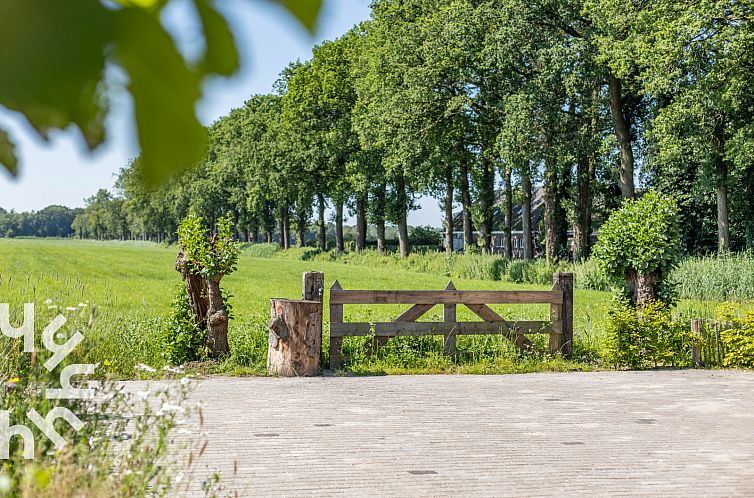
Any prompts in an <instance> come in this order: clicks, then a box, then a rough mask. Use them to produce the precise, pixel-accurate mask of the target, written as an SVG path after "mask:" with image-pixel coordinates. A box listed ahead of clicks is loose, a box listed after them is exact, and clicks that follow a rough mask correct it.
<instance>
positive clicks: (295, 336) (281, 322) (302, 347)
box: [267, 299, 322, 377]
mask: <svg viewBox="0 0 754 498" xmlns="http://www.w3.org/2000/svg"><path fill="white" fill-rule="evenodd" d="M270 314H271V318H270V334H269V340H268V347H267V371H268V372H269V373H270V375H279V376H281V377H311V376H315V375H318V374H319V357H320V353H321V351H322V303H321V302H319V301H294V300H291V299H270Z"/></svg>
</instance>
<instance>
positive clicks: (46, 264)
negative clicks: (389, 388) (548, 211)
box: [0, 239, 715, 378]
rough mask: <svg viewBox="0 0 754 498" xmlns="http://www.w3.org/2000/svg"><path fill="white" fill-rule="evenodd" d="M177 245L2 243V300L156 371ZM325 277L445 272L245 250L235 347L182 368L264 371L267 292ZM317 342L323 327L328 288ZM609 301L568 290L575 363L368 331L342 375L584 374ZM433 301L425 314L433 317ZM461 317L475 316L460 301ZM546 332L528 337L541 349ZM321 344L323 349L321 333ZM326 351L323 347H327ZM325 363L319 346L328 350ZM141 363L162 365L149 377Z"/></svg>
mask: <svg viewBox="0 0 754 498" xmlns="http://www.w3.org/2000/svg"><path fill="white" fill-rule="evenodd" d="M176 251H177V249H176V248H175V247H166V246H162V245H156V244H152V243H141V242H96V241H85V240H84V241H81V240H71V239H0V279H1V280H0V303H10V304H11V310H12V311H11V315H12V316H13V317H14V319H15V320H18V321H20V319H21V313H22V311H21V310H22V304H23V303H26V302H33V303H35V305H36V312H37V320H36V322H37V323H36V331H37V334H38V335H39V334H41V330H42V329H43V328H44V326H45V325H46V323H47V322H48V321H49V320H50V319H52V317H54V316H55V315H56V314H57V313H62V314H63V315H64V316H65V317H66V318H67V320H68V323H67V327H66V329H65V333H68V334H70V333H72V331H73V330H79V331H81V332H82V333H83V334H84V336H85V339H84V341H83V342H82V344H81V345H80V346H79V347H78V348H77V350H76V352H75V355H76V357H75V361H79V362H90V363H100V364H102V365H104V366H105V367H106V368H105V370H106V371H108V372H109V373H110V374H111V375H112V376H114V377H115V378H134V377H139V376H145V375H147V376H151V375H159V370H160V369H161V368H163V367H165V366H166V361H165V359H164V357H163V354H162V353H163V348H162V343H161V336H160V331H161V321H162V320H163V319H164V318H165V316H166V314H167V312H168V309H169V306H170V303H171V301H172V299H173V296H174V294H175V289H176V286H177V285H180V278H179V274H178V273H177V272H176V271H175V269H174V262H175V256H176ZM312 270H316V271H322V272H324V273H325V280H326V284H325V285H326V288H329V287H330V286H331V285H332V283H333V282H334V281H335V280H336V279H337V280H338V281H339V282H340V284H341V286H342V287H343V288H344V289H443V288H444V287H445V285H446V284H447V282H448V277H444V276H441V275H433V274H427V273H417V272H411V271H405V270H396V269H390V268H375V267H367V266H356V265H350V264H348V265H347V264H342V263H338V262H320V261H302V260H299V259H296V258H294V257H291V258H286V257H279V256H277V257H269V258H265V257H252V256H250V255H248V254H242V255H241V257H240V258H239V262H238V271H236V272H235V273H233V274H231V275H230V276H228V277H226V278H225V279H224V280H223V284H222V285H223V288H224V289H226V290H227V291H229V292H230V294H231V295H232V298H231V305H232V316H233V320H232V322H231V326H230V331H229V341H230V346H231V354H230V356H228V357H227V358H225V359H224V360H222V361H219V362H211V361H206V362H198V363H194V364H190V365H188V367H187V369H188V371H191V372H195V373H198V374H213V373H223V374H263V373H264V372H265V362H266V353H267V323H268V320H269V300H270V298H271V297H287V298H299V297H300V295H301V274H302V272H305V271H312ZM453 282H454V284H455V286H456V288H458V289H469V290H470V289H499V290H501V289H511V290H513V289H547V288H548V287H547V286H536V285H524V284H513V283H509V282H500V281H487V280H470V279H453ZM325 294H326V295H325V326H324V334H325V338H326V336H327V331H328V325H327V321H328V317H327V292H326V293H325ZM609 301H610V295H609V294H608V293H606V292H598V291H586V290H578V289H577V290H576V291H575V298H574V310H575V311H574V328H575V337H574V359H573V360H565V359H562V358H558V357H555V358H552V357H549V356H546V355H540V354H538V353H526V354H524V353H521V352H519V351H517V350H516V349H515V348H513V347H512V345H511V344H510V343H509V341H508V340H506V339H505V338H502V337H498V336H477V337H461V338H459V340H458V349H459V358H458V359H457V360H451V359H448V358H445V357H443V356H442V354H441V351H442V339H441V338H439V337H423V338H401V339H399V340H396V339H393V340H391V341H390V342H389V343H388V345H387V346H386V347H384V348H382V349H380V350H379V352H378V353H377V354H368V347H367V341H368V339H365V338H347V339H346V343H345V353H346V358H347V362H346V364H345V366H344V372H343V373H349V372H350V373H355V374H390V373H504V372H527V371H544V370H584V369H594V368H601V367H603V365H602V363H601V361H600V352H601V351H602V349H603V348H604V341H605V337H604V333H603V327H602V320H603V316H604V308H605V306H606V304H608V303H609ZM406 308H407V306H366V305H364V306H346V307H345V313H344V314H345V319H346V321H348V320H351V321H385V320H391V319H393V318H395V317H397V316H398V315H399V314H400V313H401V312H402V311H403V310H405V309H406ZM493 308H494V309H495V310H496V311H497V312H498V313H499V314H501V315H502V316H504V317H505V318H506V319H513V320H515V319H521V320H523V319H535V320H545V319H547V317H548V311H549V308H548V306H546V305H513V306H507V305H503V306H493ZM714 309H715V303H711V302H691V301H684V302H682V303H681V305H680V307H679V310H680V312H682V313H688V314H689V316H690V315H694V316H711V314H713V313H714ZM441 319H442V309H441V307H440V306H437V307H435V308H433V309H432V310H431V311H430V312H429V313H427V314H426V315H425V316H424V317H423V318H422V320H438V321H439V320H441ZM458 319H459V320H468V321H474V320H479V318H477V317H476V315H473V314H472V313H471V312H469V311H468V310H467V309H465V308H464V307H459V310H458ZM545 340H546V337H545V336H538V337H536V340H535V343H537V342H539V344H541V345H542V346H543V349H544V344H545ZM325 344H327V342H326V340H325ZM325 349H326V348H325ZM324 360H325V361H326V360H327V353H326V352H325V353H324ZM140 364H143V365H147V366H149V367H152V368H155V369H157V370H158V372H157V373H154V374H151V373H149V372H145V371H143V370H140V369H138V368H137V366H138V365H140Z"/></svg>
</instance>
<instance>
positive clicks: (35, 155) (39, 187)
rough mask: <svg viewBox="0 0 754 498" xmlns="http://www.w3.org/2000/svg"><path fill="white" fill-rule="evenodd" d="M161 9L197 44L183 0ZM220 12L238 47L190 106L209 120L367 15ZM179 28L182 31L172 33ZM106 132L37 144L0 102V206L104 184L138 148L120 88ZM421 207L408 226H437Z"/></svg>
mask: <svg viewBox="0 0 754 498" xmlns="http://www.w3.org/2000/svg"><path fill="white" fill-rule="evenodd" d="M174 3H175V4H176V5H174V6H173V7H171V10H170V11H168V12H166V13H165V21H166V24H167V25H168V26H169V27H171V28H175V29H173V30H172V31H173V32H174V34H176V38H177V42H178V44H179V46H180V47H181V49H182V50H184V51H185V52H186V53H192V51H195V50H200V49H201V47H200V46H198V45H197V42H196V41H195V40H194V39H192V33H196V32H197V30H198V26H197V25H196V23H195V22H194V20H193V19H192V17H191V15H190V14H189V11H188V9H186V8H185V5H186V4H187V3H186V2H185V1H183V0H178V1H177V2H174ZM218 4H219V5H220V6H221V8H222V10H223V11H224V12H225V13H226V14H227V15H228V18H229V20H230V22H231V23H232V25H233V28H234V32H235V33H236V37H237V38H236V42H237V44H238V46H239V48H240V51H241V57H242V69H241V71H240V72H239V73H238V74H237V75H235V76H234V77H232V78H230V79H216V80H213V81H210V82H208V83H207V85H206V86H205V88H204V96H203V98H202V100H201V102H200V103H199V105H198V107H197V111H198V113H199V116H200V119H201V120H202V122H203V123H205V124H209V123H211V122H212V121H214V120H215V119H217V118H218V117H220V116H222V115H224V114H226V113H227V112H228V111H229V110H230V109H232V108H233V107H237V106H239V105H241V104H242V103H243V102H244V101H245V100H246V99H247V98H248V97H249V96H250V95H252V94H255V93H266V92H269V91H270V89H271V88H272V84H273V82H274V81H275V80H276V79H277V76H278V74H279V72H280V70H281V69H283V68H284V67H285V66H286V65H287V64H288V63H289V62H290V61H292V60H296V59H307V58H309V57H310V56H311V48H312V46H314V45H315V44H317V43H319V42H321V41H322V40H326V39H332V38H335V37H337V36H338V35H340V34H342V33H344V32H346V31H347V30H348V29H350V28H351V27H352V26H353V25H354V24H356V23H358V22H360V21H362V20H365V19H367V18H368V17H369V0H326V2H325V7H324V12H323V13H322V15H321V17H320V23H319V27H318V29H317V31H316V32H315V34H314V36H312V35H310V34H309V33H307V32H306V31H305V30H304V29H303V28H301V27H300V26H299V25H298V24H297V23H296V22H295V21H294V20H293V19H292V18H290V16H289V15H288V14H287V13H286V12H285V11H283V10H282V9H281V8H280V7H278V6H277V5H274V4H272V3H271V2H267V1H265V0H252V1H248V0H225V1H223V2H218ZM178 33H181V34H182V36H177V35H178ZM111 100H112V102H111V107H112V112H111V114H110V117H109V130H110V135H109V138H108V139H107V141H106V142H105V143H104V144H103V145H102V146H101V147H99V148H98V149H97V150H96V151H94V152H93V153H89V152H88V151H87V150H86V148H85V147H84V145H83V141H82V140H81V138H80V136H79V134H78V132H77V131H76V130H73V129H69V130H65V131H62V132H57V133H54V134H53V135H52V138H51V140H50V142H49V143H45V142H44V141H43V140H42V139H41V138H39V137H38V136H37V135H36V134H35V133H34V132H33V130H32V129H31V128H30V127H29V126H28V125H27V124H26V123H25V121H23V119H21V118H20V117H19V115H18V114H16V113H11V112H8V111H6V110H5V109H2V108H0V125H2V126H3V127H4V128H6V129H7V130H8V131H9V133H10V134H11V137H12V138H13V140H14V141H15V142H16V145H17V153H18V155H19V158H20V162H21V173H20V175H19V177H18V178H17V179H12V178H11V177H10V176H9V175H7V174H6V173H5V172H4V171H0V207H3V208H5V209H15V210H17V211H28V210H38V209H41V208H43V207H45V206H47V205H50V204H63V205H66V206H71V207H77V206H83V205H84V199H85V198H86V197H88V196H90V195H92V194H94V192H96V191H97V190H98V189H100V188H108V189H110V188H112V186H113V182H114V180H115V175H116V173H117V172H118V170H119V169H120V168H121V167H122V166H124V165H125V164H126V163H127V162H128V159H129V158H130V157H132V156H134V155H136V153H137V151H138V147H137V143H136V140H135V133H134V130H133V123H132V120H131V103H130V100H129V97H128V96H127V95H125V94H123V93H114V94H113V95H112V96H111ZM421 205H422V209H421V210H418V211H415V212H413V213H412V214H411V215H410V216H409V223H410V224H412V225H420V224H421V225H425V224H431V225H436V226H439V225H440V220H441V212H440V209H439V207H438V205H437V201H435V200H434V199H422V200H421Z"/></svg>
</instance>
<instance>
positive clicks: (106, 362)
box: [102, 360, 110, 367]
mask: <svg viewBox="0 0 754 498" xmlns="http://www.w3.org/2000/svg"><path fill="white" fill-rule="evenodd" d="M102 364H103V365H105V366H106V367H109V366H110V360H105V361H103V362H102Z"/></svg>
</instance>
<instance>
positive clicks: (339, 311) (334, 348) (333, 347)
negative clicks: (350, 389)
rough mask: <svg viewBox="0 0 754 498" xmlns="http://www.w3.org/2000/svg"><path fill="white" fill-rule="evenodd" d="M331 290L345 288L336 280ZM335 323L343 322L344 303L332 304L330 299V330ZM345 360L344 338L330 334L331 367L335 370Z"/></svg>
mask: <svg viewBox="0 0 754 498" xmlns="http://www.w3.org/2000/svg"><path fill="white" fill-rule="evenodd" d="M330 290H331V291H333V290H343V288H342V287H341V286H340V283H338V281H337V280H336V281H335V282H333V284H332V287H330ZM333 323H343V305H342V304H332V301H330V330H332V324H333ZM342 361H343V338H342V337H333V336H332V335H330V368H331V369H333V370H335V369H337V368H339V367H340V365H341V363H342Z"/></svg>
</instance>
